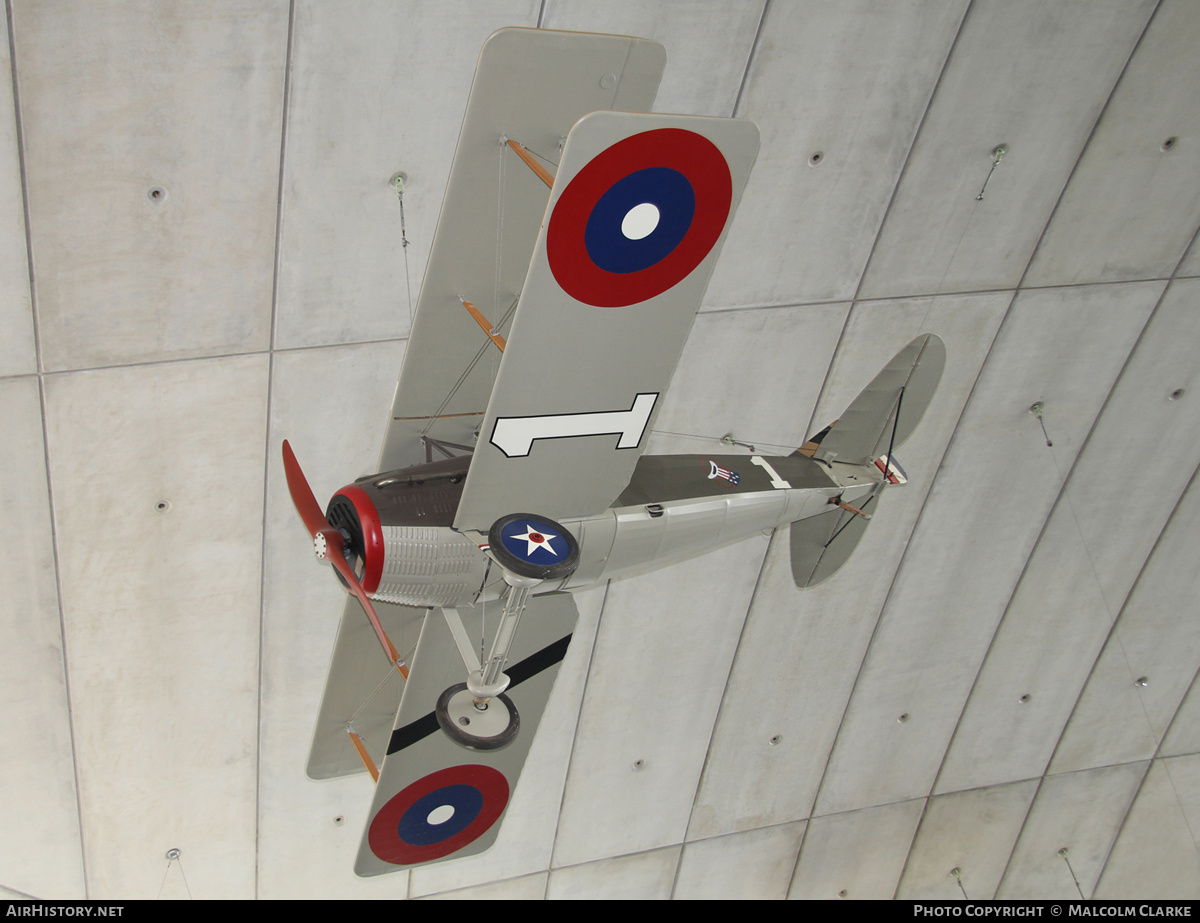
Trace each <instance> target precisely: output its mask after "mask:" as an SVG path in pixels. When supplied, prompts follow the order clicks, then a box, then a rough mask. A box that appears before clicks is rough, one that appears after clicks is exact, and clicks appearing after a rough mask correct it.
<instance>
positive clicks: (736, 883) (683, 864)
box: [672, 822, 804, 901]
mask: <svg viewBox="0 0 1200 923" xmlns="http://www.w3.org/2000/svg"><path fill="white" fill-rule="evenodd" d="M802 836H804V823H803V822H801V823H798V824H782V825H781V826H778V827H763V828H761V829H758V830H750V831H747V832H746V833H731V834H729V835H727V836H722V837H715V838H713V839H708V840H694V841H692V842H690V843H687V844H685V845H684V847H683V857H682V858H681V859H680V861H679V874H678V876H677V877H676V880H675V893H674V894H673V895H672V897H674V898H675V899H676V900H685V901H690V900H782V899H783V898H784V897H786V896H787V893H788V885H789V884H790V883H791V880H792V871H793V870H794V869H795V868H796V856H797V854H798V853H799V852H800V838H801V837H802Z"/></svg>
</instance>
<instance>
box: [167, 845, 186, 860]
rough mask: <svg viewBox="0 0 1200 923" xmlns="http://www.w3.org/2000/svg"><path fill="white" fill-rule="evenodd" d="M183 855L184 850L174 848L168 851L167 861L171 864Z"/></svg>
mask: <svg viewBox="0 0 1200 923" xmlns="http://www.w3.org/2000/svg"><path fill="white" fill-rule="evenodd" d="M182 855H183V850H181V849H179V848H178V847H172V848H171V849H168V850H167V859H168V861H170V862H174V861H175V860H176V859H178V858H179V857H180V856H182Z"/></svg>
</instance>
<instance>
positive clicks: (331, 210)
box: [276, 0, 538, 347]
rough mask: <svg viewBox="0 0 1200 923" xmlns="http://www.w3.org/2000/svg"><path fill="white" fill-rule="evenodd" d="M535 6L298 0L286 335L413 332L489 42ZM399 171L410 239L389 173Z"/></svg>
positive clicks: (316, 338) (282, 323)
mask: <svg viewBox="0 0 1200 923" xmlns="http://www.w3.org/2000/svg"><path fill="white" fill-rule="evenodd" d="M537 10H538V4H537V2H536V0H505V2H502V3H497V2H491V0H477V2H472V3H453V4H445V5H441V6H429V5H421V4H412V3H390V2H374V3H366V4H354V5H347V4H328V3H300V4H297V7H296V22H295V27H294V39H293V52H292V55H293V61H292V69H291V74H292V84H291V89H290V93H289V100H288V124H287V149H286V154H285V158H284V181H283V206H282V232H281V238H280V256H279V319H278V322H277V325H276V345H277V346H280V347H292V346H313V345H321V344H326V343H345V342H354V341H360V340H377V339H384V338H388V337H396V336H403V335H405V334H407V332H408V328H409V321H410V319H411V318H410V304H411V306H412V307H413V308H415V305H416V299H417V295H418V293H419V292H420V288H421V280H422V278H423V277H424V272H425V263H426V261H427V260H428V258H429V247H430V244H431V243H432V241H433V232H434V228H435V227H436V226H437V219H438V211H439V210H440V208H441V205H442V197H443V195H444V193H445V190H446V180H447V178H448V177H449V175H450V162H451V159H452V158H453V156H454V148H455V144H456V143H457V140H458V131H459V128H460V126H461V125H462V119H463V113H464V112H465V111H466V107H467V96H468V95H469V93H470V89H471V80H472V78H473V77H474V74H475V62H476V60H477V59H478V57H479V49H480V47H481V46H482V45H483V42H484V39H486V38H487V37H488V35H490V34H491V33H492V32H494V31H495V30H496V29H499V28H501V27H503V26H533V25H535V24H536V22H537ZM401 171H402V172H404V173H405V174H407V181H406V184H405V189H404V203H403V209H404V225H405V226H404V231H405V235H404V236H405V237H407V239H408V241H409V246H408V247H407V248H405V247H403V246H402V236H401V214H400V211H401V203H400V200H399V198H398V197H397V194H396V190H395V188H394V187H393V185H392V184H391V178H392V176H393V175H395V174H396V173H397V172H401ZM406 249H407V252H406Z"/></svg>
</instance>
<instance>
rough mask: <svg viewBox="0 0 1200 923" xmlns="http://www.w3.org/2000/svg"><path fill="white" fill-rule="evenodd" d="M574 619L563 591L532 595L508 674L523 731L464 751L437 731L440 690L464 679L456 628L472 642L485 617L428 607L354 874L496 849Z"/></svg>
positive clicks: (511, 697)
mask: <svg viewBox="0 0 1200 923" xmlns="http://www.w3.org/2000/svg"><path fill="white" fill-rule="evenodd" d="M578 615H579V613H578V610H577V609H576V607H575V600H574V599H572V597H571V596H570V595H568V594H565V593H552V594H548V595H545V596H533V597H530V599H529V605H528V607H527V608H526V610H525V612H524V613H523V614H522V616H521V630H520V631H519V632H518V633H517V636H516V639H515V640H514V642H513V649H512V652H511V655H510V657H509V661H508V666H507V667H506V668H505V671H504V672H505V673H506V674H507V675H508V677H509V679H510V680H511V684H510V685H509V688H508V690H507V692H506V693H505V695H506V696H507V697H508V699H509V700H510V701H511V703H512V705H513V706H514V707H515V708H516V710H517V713H518V715H519V723H520V729H519V731H518V733H517V735H516V738H515V739H514V740H513V741H512V742H511V743H509V744H508V745H507V746H504V747H503V748H502V749H495V750H470V749H466V748H465V747H463V746H461V745H459V744H457V743H455V742H454V741H452V740H451V739H450V738H449V737H448V736H447V735H446V734H445V732H443V731H442V730H441V728H440V726H439V725H438V721H437V717H436V715H435V708H436V707H437V705H438V700H439V698H440V697H441V696H442V694H443V692H445V691H446V689H447V688H448V687H451V686H453V685H455V684H457V683H462V682H463V681H464V680H465V679H466V676H467V669H466V666H465V664H464V662H463V656H462V655H461V654H460V652H459V649H458V646H457V644H456V642H455V638H454V634H453V632H454V631H455V630H456V629H458V628H459V626H461V631H460V634H461V635H462V636H464V637H465V638H468V639H470V640H471V641H473V642H477V641H478V640H479V638H480V633H481V629H482V613H481V611H480V607H474V608H472V609H459V610H442V609H431V610H429V613H428V614H427V615H426V616H425V624H424V626H423V628H422V630H421V639H420V641H419V642H418V644H417V651H416V654H415V656H414V658H413V664H412V672H411V673H410V674H409V679H408V683H407V684H406V685H405V689H404V698H403V699H402V700H401V702H400V709H399V711H398V712H397V713H396V721H395V725H394V729H393V731H392V735H391V740H390V742H389V744H388V748H387V756H386V757H385V758H384V761H383V766H382V767H381V768H380V772H379V782H378V784H377V785H376V786H375V797H374V799H373V800H372V802H371V812H370V815H369V816H370V820H369V821H368V822H367V828H366V830H365V831H364V832H363V838H362V843H361V844H360V845H359V849H358V860H357V862H356V863H355V865H354V871H355V872H356V873H357V874H359V875H362V876H370V875H379V874H382V873H384V872H392V871H395V870H396V869H397V868H403V867H406V866H410V865H419V864H421V863H425V862H433V861H435V860H438V859H446V858H450V857H452V856H453V857H457V856H467V855H472V854H474V853H477V852H482V851H483V850H485V849H487V848H488V847H489V846H491V845H492V843H493V842H494V841H495V839H496V834H497V833H498V832H499V823H500V819H501V817H502V816H503V815H504V811H505V809H506V808H507V806H508V801H509V798H510V796H511V794H512V791H513V789H514V788H515V787H516V784H517V779H518V777H519V776H520V774H521V770H522V768H523V767H524V765H525V757H526V756H527V755H528V754H529V746H530V744H531V743H532V742H533V735H534V733H535V732H536V731H537V726H538V723H539V721H540V720H541V717H542V712H543V711H545V708H546V702H547V701H548V700H549V698H550V692H551V690H552V688H553V686H554V680H555V678H556V677H557V675H558V668H559V665H560V664H561V663H562V659H563V657H564V656H565V655H566V651H567V645H568V644H569V643H570V640H571V633H572V632H573V631H574V630H575V622H576V620H577V619H578ZM494 619H495V613H493V621H494ZM451 625H454V626H455V627H454V628H452V627H451Z"/></svg>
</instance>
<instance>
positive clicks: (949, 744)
mask: <svg viewBox="0 0 1200 923" xmlns="http://www.w3.org/2000/svg"><path fill="white" fill-rule="evenodd" d="M1168 287H1169V286H1164V287H1163V291H1162V292H1161V293H1160V294H1159V296H1158V300H1157V301H1156V302H1155V304H1154V309H1153V310H1152V311H1151V312H1150V313H1149V315H1148V316H1147V318H1146V321H1145V323H1144V324H1143V325H1142V329H1141V331H1140V332H1139V333H1138V338H1137V340H1135V341H1134V344H1133V346H1132V347H1131V348H1130V350H1129V353H1128V354H1127V355H1126V356H1125V361H1124V363H1122V365H1121V370H1120V371H1119V372H1118V373H1117V375H1116V376H1115V377H1114V378H1113V383H1112V385H1110V387H1109V390H1108V394H1107V395H1106V396H1105V398H1104V402H1103V403H1102V404H1101V405H1100V409H1099V410H1098V411H1097V412H1096V415H1095V417H1093V419H1092V425H1091V427H1090V428H1089V429H1088V433H1087V436H1086V437H1084V439H1083V442H1081V443H1080V446H1079V450H1078V451H1077V452H1076V453H1075V458H1074V460H1073V461H1072V463H1071V467H1070V469H1069V470H1068V471H1067V473H1066V474H1065V475H1062V474H1061V472H1060V477H1061V487H1060V488H1059V492H1058V496H1056V497H1055V499H1054V503H1052V504H1051V506H1050V509H1049V510H1048V511H1047V513H1046V518H1045V520H1044V521H1043V522H1042V527H1041V529H1040V531H1039V532H1038V537H1037V539H1036V540H1035V541H1034V543H1033V545H1032V547H1031V548H1030V550H1029V554H1028V556H1027V557H1026V558H1025V563H1024V565H1023V566H1022V568H1021V573H1020V575H1018V577H1017V579H1016V581H1015V582H1014V583H1013V586H1012V590H1011V591H1010V593H1009V597H1008V602H1007V603H1006V604H1005V606H1004V612H1003V614H1002V615H1001V616H1000V618H999V620H998V621H997V622H996V627H995V629H994V630H993V631H992V637H991V640H989V641H988V646H987V649H986V650H985V651H984V654H983V657H982V658H981V659H980V661H979V665H978V667H977V669H976V671H975V679H974V680H973V681H972V683H971V688H970V689H969V690H968V691H967V694H966V695H965V696H964V697H963V704H962V708H961V709H960V711H959V713H958V719H957V720H956V721H955V724H954V730H953V731H952V732H951V733H950V737H949V739H948V740H947V741H946V749H945V751H944V752H943V753H942V759H941V762H940V763H939V764H938V769H937V772H936V773H935V774H934V777H933V782H932V784H931V785H930V788H929V798H930V800H932V798H933V797H934V793H935V792H937V786H938V780H939V779H941V777H942V773H943V771H944V770H945V768H946V761H947V759H948V758H949V755H950V751H951V749H952V748H953V746H954V741H955V739H956V738H957V737H958V733H959V729H960V728H961V727H962V722H963V717H964V716H965V715H966V712H967V706H968V704H969V703H970V701H971V697H972V696H973V695H974V694H975V689H976V688H977V687H978V685H979V679H980V676H981V675H982V674H983V670H984V667H985V665H986V664H987V662H988V657H989V655H990V654H991V652H992V649H993V647H994V646H995V643H996V638H997V637H998V636H999V634H1000V629H1001V626H1002V625H1003V624H1004V620H1005V618H1007V617H1008V613H1009V610H1010V609H1011V608H1012V604H1013V600H1014V599H1015V598H1016V595H1017V591H1018V589H1019V588H1020V586H1021V584H1022V582H1023V581H1024V579H1025V575H1026V574H1027V573H1028V571H1029V566H1030V562H1031V561H1032V560H1033V559H1034V557H1035V555H1036V554H1037V551H1038V548H1039V547H1040V546H1041V544H1042V539H1043V537H1044V536H1045V534H1046V529H1047V528H1048V526H1049V524H1050V521H1051V518H1052V517H1053V516H1054V512H1055V510H1056V509H1057V508H1058V505H1059V503H1060V502H1061V501H1063V500H1064V498H1066V500H1067V504H1068V507H1069V505H1070V500H1069V498H1068V497H1067V490H1068V487H1069V485H1070V483H1071V477H1072V476H1073V475H1074V473H1075V469H1076V466H1078V464H1079V461H1080V459H1081V458H1083V455H1084V453H1085V452H1086V450H1087V447H1088V444H1089V443H1090V442H1091V438H1092V435H1093V434H1094V433H1095V431H1096V427H1097V425H1098V424H1099V422H1100V419H1101V418H1102V417H1103V416H1104V411H1105V409H1106V408H1107V407H1108V404H1109V401H1111V399H1112V395H1113V392H1114V391H1115V390H1116V388H1117V385H1118V384H1119V383H1120V381H1121V378H1122V376H1123V375H1124V374H1125V370H1126V369H1127V368H1128V367H1129V362H1130V360H1131V358H1132V357H1133V354H1134V353H1135V352H1136V351H1137V347H1138V344H1139V343H1141V341H1142V337H1143V336H1145V333H1146V330H1147V329H1148V328H1149V326H1150V322H1151V321H1152V320H1153V319H1154V316H1155V314H1157V313H1158V309H1159V307H1160V306H1161V305H1162V302H1163V298H1164V296H1165V295H1166V290H1167V288H1168ZM1014 301H1015V297H1014ZM1009 308H1010V311H1011V304H1010V306H1009ZM1007 320H1008V314H1007V313H1006V315H1005V321H1007ZM1003 326H1004V322H1001V325H1000V327H1001V329H1003ZM997 337H999V331H997ZM994 343H995V340H993V345H994ZM989 357H990V350H989ZM986 364H987V360H986V359H985V360H984V365H986ZM976 381H978V378H977V379H976ZM973 392H974V389H972V393H973ZM967 403H968V404H969V403H970V397H968V398H967ZM956 431H957V430H956ZM948 451H949V447H948V446H947V452H948ZM1051 460H1052V461H1054V464H1055V467H1056V468H1057V466H1058V463H1057V460H1055V459H1054V456H1053V453H1051ZM1176 508H1178V500H1176ZM1071 515H1072V520H1073V521H1075V522H1076V528H1077V529H1078V521H1077V520H1075V517H1074V513H1073V512H1072V514H1071ZM1172 515H1174V513H1172ZM1169 518H1170V517H1168V521H1169ZM1164 530H1165V526H1164ZM914 531H915V528H914ZM1081 537H1082V533H1081ZM1159 538H1160V539H1161V532H1160V535H1159ZM1083 545H1084V552H1085V553H1087V542H1086V540H1084V542H1083ZM1156 545H1157V540H1156ZM1151 554H1153V549H1152V550H1151ZM1149 558H1150V555H1147V557H1146V561H1148V560H1149ZM1088 560H1089V562H1090V561H1091V555H1090V553H1089V554H1088ZM1146 561H1143V562H1142V568H1144V567H1145V564H1146ZM1140 573H1141V571H1140V570H1139V576H1140ZM1134 585H1136V581H1135V582H1134ZM1132 592H1133V589H1132V587H1131V588H1130V590H1129V592H1128V593H1127V594H1126V597H1125V599H1124V600H1123V601H1122V603H1121V607H1120V608H1119V609H1118V616H1117V617H1116V618H1113V621H1112V626H1115V625H1116V622H1117V621H1118V619H1119V613H1120V611H1122V610H1123V609H1124V606H1125V603H1126V602H1127V601H1128V599H1129V596H1130V595H1132ZM1101 598H1102V599H1103V593H1102V594H1101ZM1112 626H1110V628H1109V631H1110V634H1111V631H1112ZM1101 650H1103V647H1102V648H1101ZM1098 657H1099V655H1097V658H1098ZM1094 669H1095V662H1093V664H1092V670H1094ZM1089 676H1090V671H1089ZM1086 685H1087V683H1086V680H1085V681H1084V685H1083V686H1082V687H1081V688H1080V692H1079V693H1078V695H1081V694H1082V689H1083V688H1086ZM1078 695H1077V698H1076V707H1077V706H1078V701H1079V700H1078ZM1073 713H1074V707H1073V708H1072V714H1073ZM1069 723H1070V717H1068V718H1067V721H1066V723H1064V725H1063V729H1062V730H1060V732H1059V743H1061V741H1062V735H1063V733H1065V729H1066V725H1067V724H1069ZM1164 736H1165V735H1164ZM1160 745H1161V744H1160ZM1057 748H1058V744H1057V743H1056V744H1055V750H1057ZM1051 760H1053V754H1051ZM1049 766H1050V763H1049V762H1048V763H1047V764H1046V767H1045V768H1043V770H1042V774H1041V776H1039V777H1038V783H1037V788H1036V789H1035V790H1034V793H1033V797H1032V798H1031V799H1030V801H1029V804H1028V805H1027V806H1026V808H1025V816H1024V817H1023V818H1022V819H1021V825H1020V827H1019V828H1018V830H1017V833H1016V835H1015V837H1014V838H1013V842H1012V845H1011V847H1010V849H1009V855H1008V861H1007V862H1006V863H1005V866H1004V872H1003V873H1001V876H1000V879H999V881H998V882H997V884H996V890H995V891H993V896H994V895H995V894H997V893H999V890H1000V885H1001V884H1002V883H1003V881H1004V875H1005V874H1007V871H1008V868H1009V866H1010V865H1011V863H1012V858H1013V855H1014V854H1015V853H1016V848H1017V843H1018V842H1019V841H1020V838H1021V833H1022V831H1023V830H1024V829H1025V825H1026V824H1027V823H1028V821H1029V815H1030V813H1031V812H1032V811H1033V805H1034V802H1035V801H1036V800H1037V795H1038V792H1039V791H1041V787H1042V783H1043V781H1044V780H1045V777H1046V770H1047V769H1049ZM1009 781H1010V782H1011V781H1014V780H1009ZM1005 784H1008V783H1005ZM943 794H948V793H943ZM926 805H928V801H927V802H926ZM924 820H925V817H924V812H922V816H921V820H920V821H919V822H918V824H917V829H918V831H919V830H920V827H921V824H922V823H923V822H924ZM1106 861H1107V860H1106Z"/></svg>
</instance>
